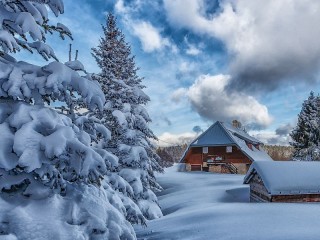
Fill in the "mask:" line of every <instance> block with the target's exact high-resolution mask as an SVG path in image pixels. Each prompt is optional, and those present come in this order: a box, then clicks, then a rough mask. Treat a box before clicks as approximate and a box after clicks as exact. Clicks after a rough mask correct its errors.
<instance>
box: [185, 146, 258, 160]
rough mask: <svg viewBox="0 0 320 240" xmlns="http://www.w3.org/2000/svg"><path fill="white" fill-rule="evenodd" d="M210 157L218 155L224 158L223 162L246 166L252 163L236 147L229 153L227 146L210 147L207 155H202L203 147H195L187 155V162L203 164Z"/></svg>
mask: <svg viewBox="0 0 320 240" xmlns="http://www.w3.org/2000/svg"><path fill="white" fill-rule="evenodd" d="M208 155H218V156H221V157H223V160H222V161H221V162H227V163H245V164H251V163H252V162H251V160H250V159H249V158H248V157H247V156H246V155H245V154H244V153H243V152H241V150H239V149H238V147H236V146H232V152H231V153H227V151H226V146H221V147H208V153H207V154H202V147H193V148H191V149H189V151H188V153H187V154H186V156H185V162H186V163H189V164H202V163H203V160H206V159H207V158H209V157H210V156H208Z"/></svg>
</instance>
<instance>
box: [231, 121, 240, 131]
mask: <svg viewBox="0 0 320 240" xmlns="http://www.w3.org/2000/svg"><path fill="white" fill-rule="evenodd" d="M232 126H233V127H234V128H238V129H240V128H241V126H242V124H241V122H239V121H238V120H233V121H232Z"/></svg>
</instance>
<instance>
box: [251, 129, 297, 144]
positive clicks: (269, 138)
mask: <svg viewBox="0 0 320 240" xmlns="http://www.w3.org/2000/svg"><path fill="white" fill-rule="evenodd" d="M250 134H251V136H253V137H255V138H257V139H259V140H260V141H262V142H263V143H264V144H266V145H282V146H289V142H290V141H291V138H290V136H289V135H279V134H277V133H276V132H274V131H260V132H255V131H253V132H250Z"/></svg>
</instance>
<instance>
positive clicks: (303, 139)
mask: <svg viewBox="0 0 320 240" xmlns="http://www.w3.org/2000/svg"><path fill="white" fill-rule="evenodd" d="M290 136H291V138H292V140H293V141H292V142H291V143H290V144H291V145H292V146H293V147H294V155H293V157H294V159H295V160H302V161H320V97H319V96H315V95H314V93H313V92H311V93H310V95H309V97H308V99H307V100H305V101H304V103H303V104H302V109H301V111H300V113H299V115H298V123H297V126H296V127H295V128H294V129H293V130H292V132H291V134H290Z"/></svg>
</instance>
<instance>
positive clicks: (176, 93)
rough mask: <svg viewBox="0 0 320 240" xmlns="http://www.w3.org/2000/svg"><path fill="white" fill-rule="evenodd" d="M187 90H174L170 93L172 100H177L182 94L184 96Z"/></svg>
mask: <svg viewBox="0 0 320 240" xmlns="http://www.w3.org/2000/svg"><path fill="white" fill-rule="evenodd" d="M187 92H188V91H187V89H185V88H179V89H177V90H175V91H174V92H173V93H172V94H171V99H172V101H174V102H179V101H180V100H181V99H182V98H183V97H184V96H186V94H187Z"/></svg>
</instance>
